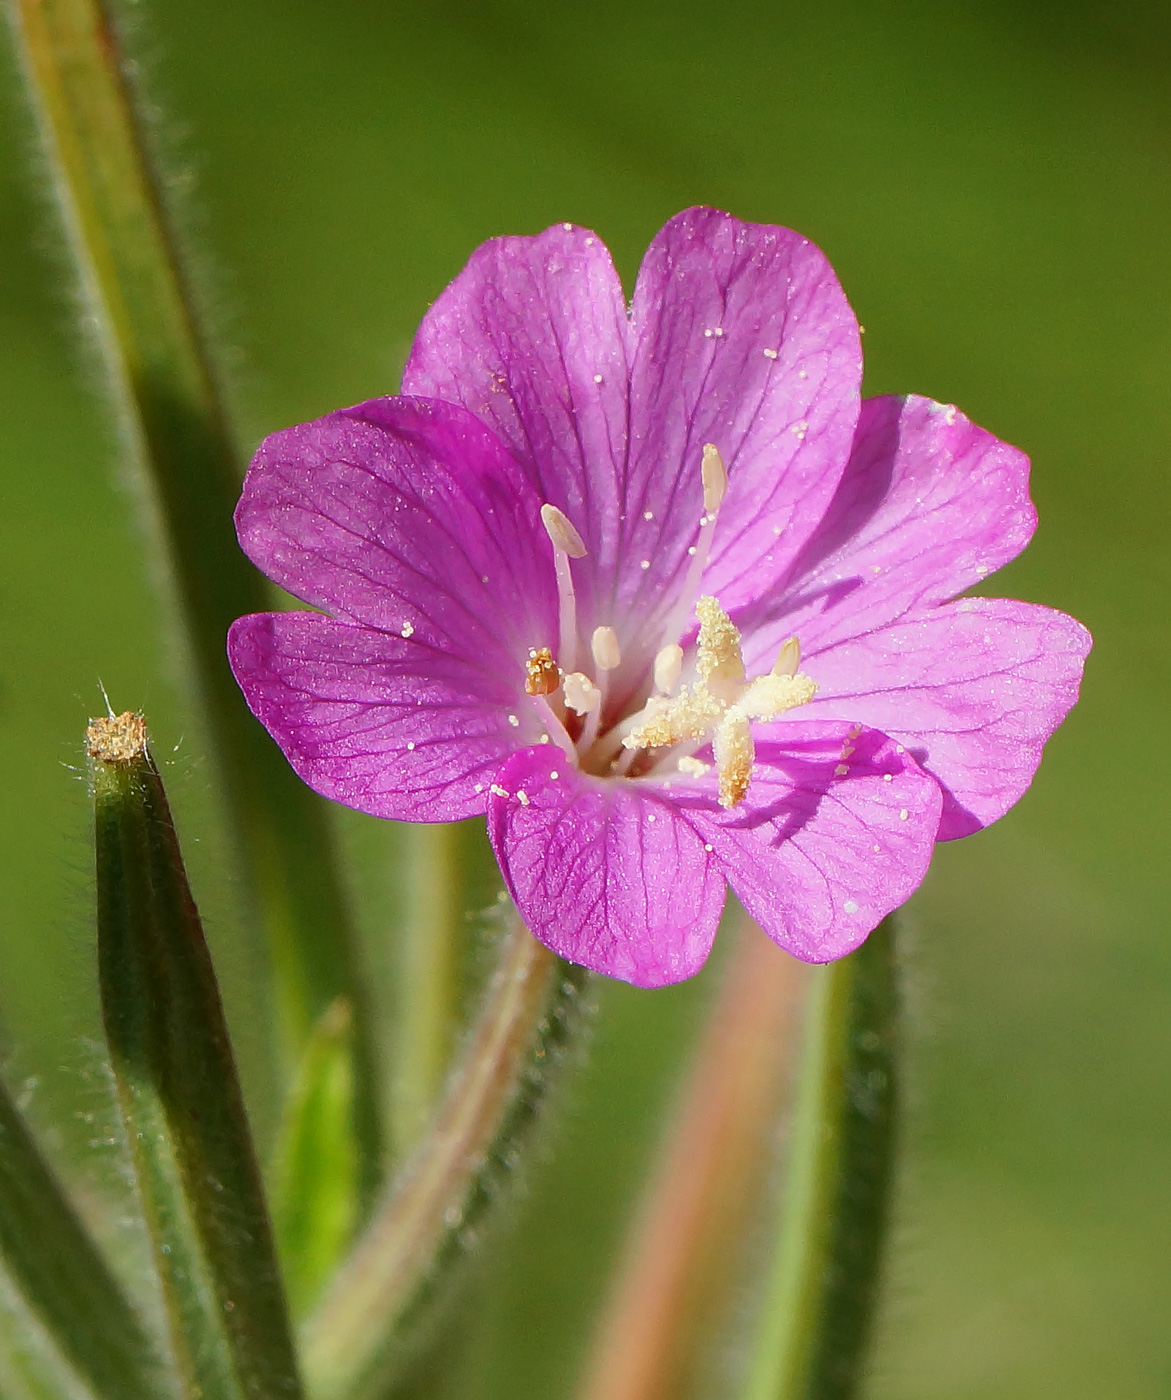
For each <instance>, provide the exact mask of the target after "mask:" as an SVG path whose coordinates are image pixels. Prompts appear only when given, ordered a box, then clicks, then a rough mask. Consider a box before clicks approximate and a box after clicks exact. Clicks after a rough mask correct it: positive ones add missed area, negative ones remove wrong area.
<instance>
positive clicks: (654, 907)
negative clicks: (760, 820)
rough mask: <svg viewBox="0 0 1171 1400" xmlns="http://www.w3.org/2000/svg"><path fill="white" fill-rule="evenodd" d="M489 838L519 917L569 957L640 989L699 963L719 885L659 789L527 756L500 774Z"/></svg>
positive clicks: (551, 757) (545, 753)
mask: <svg viewBox="0 0 1171 1400" xmlns="http://www.w3.org/2000/svg"><path fill="white" fill-rule="evenodd" d="M488 834H489V835H490V836H491V838H492V845H493V847H494V848H495V851H496V858H497V860H499V862H500V868H501V870H502V871H503V872H504V878H505V880H506V882H507V884H508V888H509V891H510V893H511V894H512V897H513V899H514V900H515V901H516V905H517V908H518V909H519V910H520V913H521V917H522V918H523V919H524V921H525V923H526V924H528V926H529V928H530V929H532V931H533V933H534V934H535V935H536V936H537V937H538V938H539V939H540V940H541V942H542V943H544V944H545V945H546V946H547V947H549V948H552V949H553V951H554V952H556V953H559V954H561V956H562V957H565V958H568V959H569V960H570V961H571V962H575V963H580V964H582V965H583V966H584V967H589V968H593V970H594V971H595V972H603V973H605V974H606V975H607V976H608V977H618V978H621V979H622V980H623V981H624V982H633V983H634V984H635V985H636V986H640V987H663V986H666V985H667V984H668V983H670V982H680V981H682V980H683V979H684V978H685V977H690V976H692V975H693V974H694V973H696V972H698V971H699V969H700V967H702V966H703V963H704V960H705V959H706V958H707V955H708V952H709V951H710V949H711V945H712V939H713V938H714V937H715V932H716V925H717V924H718V922H719V918H720V911H721V909H722V908H723V904H724V881H723V878H722V877H721V875H720V873H719V871H718V869H717V868H716V865H715V863H714V861H713V859H712V857H711V855H710V853H709V852H707V851H706V850H705V849H704V844H703V841H702V839H701V838H699V837H698V836H696V834H695V832H694V831H693V830H692V829H691V827H690V826H689V825H688V824H687V823H686V822H683V821H680V820H679V819H678V817H677V816H676V814H675V812H674V811H673V810H672V806H671V804H670V802H668V801H667V800H665V798H664V797H663V795H662V794H661V793H660V792H658V791H656V790H655V789H654V788H651V787H647V786H645V785H641V784H637V783H631V782H628V781H626V780H623V779H609V780H604V779H600V778H591V777H587V776H586V775H584V774H582V773H581V772H579V771H578V770H577V769H576V768H571V767H569V766H567V763H566V760H565V758H564V755H561V754H558V753H556V752H551V751H550V750H549V749H548V748H536V749H527V750H525V751H523V752H521V753H517V754H514V755H513V757H512V758H511V759H510V760H509V761H508V763H507V764H506V765H505V766H504V768H503V769H502V770H501V772H500V773H499V774H498V775H497V778H496V786H495V787H494V788H493V795H492V797H491V799H490V801H489V804H488Z"/></svg>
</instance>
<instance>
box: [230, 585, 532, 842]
mask: <svg viewBox="0 0 1171 1400" xmlns="http://www.w3.org/2000/svg"><path fill="white" fill-rule="evenodd" d="M228 654H229V659H230V660H231V663H232V669H233V671H234V672H235V674H236V679H237V681H238V682H239V684H240V687H241V689H242V690H243V691H244V695H245V697H246V699H247V701H248V704H249V705H250V706H251V708H252V710H253V713H254V714H255V715H256V716H257V718H258V719H259V720H260V721H261V723H262V724H263V725H264V726H265V728H266V729H267V730H268V731H269V733H270V734H271V735H272V736H273V738H274V739H275V740H276V741H277V743H278V744H279V745H280V747H281V749H282V750H283V751H284V754H285V757H286V758H287V759H288V760H289V762H290V763H291V764H292V766H293V768H294V769H295V770H296V771H297V773H299V774H300V776H301V777H302V778H303V779H304V781H305V782H307V783H308V784H309V786H310V787H311V788H313V789H314V790H315V791H317V792H319V793H321V794H322V796H323V797H329V798H332V799H333V800H334V801H335V802H341V803H344V804H345V805H346V806H347V807H356V808H357V809H358V811H360V812H370V813H371V814H372V815H374V816H376V817H393V818H396V819H398V820H403V821H455V820H457V819H458V818H460V817H467V816H472V815H473V814H475V813H478V812H482V811H483V810H484V806H485V802H486V800H487V789H488V786H489V785H490V783H491V782H492V777H493V774H494V773H495V772H496V770H497V768H498V767H499V766H500V764H501V763H502V762H503V761H504V759H505V757H506V756H507V755H508V754H509V753H510V752H511V751H512V750H513V749H515V748H516V747H517V745H518V744H532V743H536V742H538V741H539V738H540V724H539V721H538V719H537V717H536V715H535V713H534V712H533V711H532V709H531V707H527V708H526V706H525V705H524V704H523V703H518V702H517V697H516V695H515V693H514V691H512V690H510V689H509V686H508V685H507V684H506V683H505V682H504V681H503V679H501V678H499V677H498V678H497V679H496V681H495V683H492V682H490V681H486V680H485V677H484V675H483V673H482V672H481V671H480V670H479V669H477V668H476V667H475V666H474V665H471V664H469V663H468V662H466V661H464V660H461V659H459V658H456V657H452V656H445V655H443V654H442V653H440V652H437V651H434V650H432V649H431V648H430V647H427V646H423V645H420V644H418V643H417V642H415V641H414V640H411V641H404V640H403V639H402V638H401V637H392V636H389V635H387V634H386V633H384V632H376V631H374V630H372V629H371V628H366V627H358V626H354V625H353V624H351V623H345V622H335V621H334V620H333V619H332V618H328V617H322V616H321V615H320V614H318V613H295V612H294V613H260V614H254V615H253V616H251V617H242V618H240V619H239V621H237V622H236V623H235V624H234V625H233V627H232V630H231V633H230V635H229V639H228ZM522 701H523V696H522ZM510 714H514V715H515V716H516V718H517V721H518V723H517V725H515V726H514V725H512V724H511V723H510V721H509V715H510Z"/></svg>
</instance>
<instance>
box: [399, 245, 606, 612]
mask: <svg viewBox="0 0 1171 1400" xmlns="http://www.w3.org/2000/svg"><path fill="white" fill-rule="evenodd" d="M629 335H630V331H629V326H628V324H627V320H626V305H625V300H624V298H623V295H622V284H621V282H620V281H619V279H618V274H617V273H616V272H615V271H614V266H613V263H612V262H611V261H610V254H609V253H608V252H607V250H606V246H605V244H604V243H603V242H602V240H601V239H600V238H598V237H597V235H596V234H592V233H590V231H589V230H588V229H582V228H577V227H575V226H574V225H572V224H557V225H555V226H554V227H553V228H550V229H547V230H546V231H545V232H544V233H541V234H538V235H537V236H536V237H533V238H494V239H492V240H491V241H490V242H488V243H485V244H483V245H482V246H481V247H479V248H477V250H476V251H475V252H474V253H473V254H472V256H471V258H470V259H469V261H468V265H467V266H466V267H465V268H464V270H463V271H462V272H461V273H460V275H459V276H458V277H457V278H456V279H455V281H454V282H452V284H451V285H450V286H449V287H448V288H447V290H446V291H445V292H444V293H443V294H442V295H441V296H440V297H439V298H438V300H437V301H436V302H435V304H434V305H433V306H432V307H431V309H430V311H428V313H427V315H426V316H425V317H424V319H423V324H422V325H421V326H420V327H419V333H418V335H417V336H416V337H415V343H414V346H413V348H412V350H411V356H410V359H409V361H408V362H407V367H406V370H405V371H404V374H403V390H404V392H406V393H411V394H426V395H432V396H434V397H435V398H440V399H447V400H449V401H450V402H452V403H458V404H462V405H463V406H464V407H465V408H467V409H470V410H471V411H472V412H473V413H474V414H476V416H477V417H478V418H480V419H482V420H483V422H485V423H487V424H488V425H489V426H490V427H491V428H492V429H493V430H494V431H495V432H496V433H497V434H498V435H499V437H500V438H501V439H502V441H504V442H505V443H507V444H508V446H509V447H510V448H511V449H512V451H513V452H514V453H515V454H516V456H517V457H518V459H520V460H521V461H523V462H525V463H526V465H527V467H528V469H529V472H530V476H531V479H532V481H533V483H534V489H536V490H537V492H538V493H539V495H540V498H541V500H542V501H548V502H550V503H552V504H553V505H555V506H557V508H558V509H559V510H562V511H564V512H565V514H566V515H567V516H568V517H569V519H570V521H571V522H572V523H573V525H574V526H575V527H576V528H577V530H578V531H579V533H580V534H581V536H582V539H583V540H584V542H585V544H586V548H587V550H588V555H587V557H586V558H585V559H584V560H580V561H575V563H574V566H573V572H574V578H575V581H576V583H577V587H578V597H579V603H580V606H581V609H582V613H583V615H584V616H585V617H586V618H594V619H596V620H597V621H608V620H609V617H610V613H611V611H612V610H611V608H610V606H609V603H608V601H607V599H608V596H609V590H610V580H611V578H612V577H613V574H614V572H615V570H616V568H617V567H618V563H617V561H618V559H619V556H620V550H621V535H622V520H621V517H622V511H623V502H624V489H623V475H624V471H625V460H626V416H627V385H628V368H627V353H628V349H627V347H628V341H629ZM603 614H604V615H603Z"/></svg>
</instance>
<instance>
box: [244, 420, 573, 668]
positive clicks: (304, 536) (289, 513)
mask: <svg viewBox="0 0 1171 1400" xmlns="http://www.w3.org/2000/svg"><path fill="white" fill-rule="evenodd" d="M540 507H541V501H540V498H539V497H538V496H537V494H536V493H535V492H534V490H533V489H532V487H531V486H530V485H529V483H528V482H527V481H526V480H525V478H524V476H523V474H522V472H521V471H520V469H519V468H518V467H517V465H516V463H515V462H514V461H513V459H512V457H511V456H510V455H509V453H508V452H507V450H506V449H505V447H504V446H503V444H502V443H501V442H500V441H499V439H498V438H496V437H495V436H493V434H492V433H490V432H489V431H488V430H487V429H486V428H485V427H484V426H483V425H482V424H481V423H480V422H479V421H478V420H477V419H475V418H474V417H473V416H472V415H471V414H470V413H468V412H466V411H465V410H464V409H461V408H458V407H456V406H455V405H453V404H444V403H436V402H434V401H430V400H423V399H375V400H373V401H372V402H370V403H366V404H361V405H359V406H358V407H357V408H351V409H346V410H344V411H343V412H340V413H331V414H329V415H328V416H327V417H325V418H320V419H318V420H317V421H316V422H313V423H305V424H302V425H301V426H300V427H296V428H289V429H287V430H285V431H284V432H280V433H274V434H273V435H272V436H271V437H269V438H266V439H265V441H264V442H263V443H262V444H261V446H260V450H259V451H258V452H257V454H256V457H255V459H254V460H253V463H252V466H251V468H250V470H249V472H248V477H247V479H246V481H245V483H244V494H243V496H242V498H241V501H240V505H239V507H238V508H237V511H236V525H237V529H238V531H239V535H240V541H241V543H242V544H243V546H244V549H245V550H246V551H247V553H248V555H249V557H250V558H251V559H252V560H253V562H254V563H255V564H256V565H257V567H258V568H260V569H263V570H264V572H265V573H266V574H267V575H268V576H269V578H271V579H273V580H274V581H275V582H277V583H279V584H280V585H281V586H282V587H283V588H286V589H287V590H288V591H289V592H290V593H293V594H295V595H296V596H297V597H298V598H303V599H304V600H305V601H306V602H308V603H312V604H313V605H314V606H316V607H321V608H324V609H326V610H327V611H329V612H331V613H334V614H336V615H338V616H340V617H344V618H348V619H352V620H354V621H357V622H362V623H365V624H366V625H368V626H371V627H376V628H378V629H379V630H380V631H383V632H390V633H396V634H398V635H400V636H403V637H412V638H413V639H414V641H415V642H416V643H421V644H424V645H426V646H429V647H433V648H436V649H437V650H439V651H442V652H444V653H447V654H450V655H455V656H459V657H461V658H463V659H464V660H466V661H468V662H469V663H470V664H472V665H473V666H478V667H479V668H480V669H481V670H482V671H483V673H484V675H485V676H486V677H490V676H492V675H495V674H498V673H499V672H500V671H502V670H503V671H506V672H507V673H508V674H509V675H511V676H513V677H514V678H515V679H516V682H517V684H518V685H519V684H522V683H523V679H524V671H523V664H524V660H525V658H526V657H527V655H528V648H529V647H532V646H549V645H555V644H556V641H557V587H556V582H555V579H554V574H553V551H552V546H551V545H550V543H549V537H548V535H547V534H546V533H545V530H544V527H543V526H542V524H541V521H540V514H539V512H540Z"/></svg>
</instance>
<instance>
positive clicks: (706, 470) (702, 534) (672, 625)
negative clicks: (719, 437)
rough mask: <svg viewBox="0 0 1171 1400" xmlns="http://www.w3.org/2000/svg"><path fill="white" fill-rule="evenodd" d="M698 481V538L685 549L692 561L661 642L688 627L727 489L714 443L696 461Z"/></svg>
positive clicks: (725, 473)
mask: <svg viewBox="0 0 1171 1400" xmlns="http://www.w3.org/2000/svg"><path fill="white" fill-rule="evenodd" d="M699 476H700V483H701V485H702V488H703V510H704V513H703V515H702V516H700V520H699V537H698V538H697V539H696V541H695V543H694V544H693V545H692V546H691V548H690V549H689V550H688V551H687V552H688V554H689V555H690V556H691V562H690V564H688V566H687V575H686V577H685V578H684V580H683V587H682V588H681V590H680V592H679V596H678V600H677V602H676V604H675V606H674V608H673V609H672V610H671V612H670V614H669V616H668V617H667V622H666V626H665V627H664V628H663V643H664V645H665V644H666V643H668V642H677V641H678V640H679V638H680V637H681V636H682V635H683V633H684V631H685V630H686V627H687V620H688V618H690V616H691V610H692V608H693V607H694V605H695V599H696V595H697V594H698V593H699V588H700V583H701V581H702V579H703V572H704V570H705V569H706V568H707V561H708V558H709V556H710V555H711V552H712V539H713V537H714V536H715V532H716V515H717V512H718V511H719V508H720V505H721V504H722V502H723V499H724V496H725V494H726V492H727V490H728V469H727V467H725V465H724V459H723V457H721V456H720V451H719V448H718V447H716V445H715V443H714V442H708V443H705V444H704V448H703V457H702V459H701V461H700V464H699Z"/></svg>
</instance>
